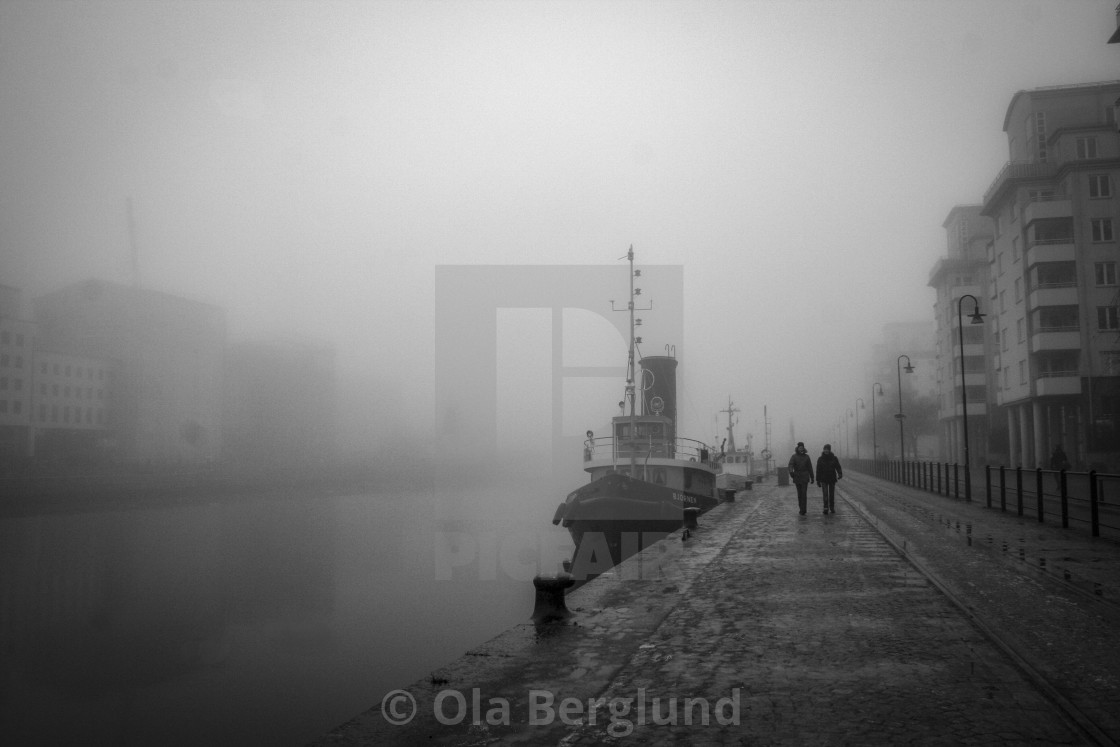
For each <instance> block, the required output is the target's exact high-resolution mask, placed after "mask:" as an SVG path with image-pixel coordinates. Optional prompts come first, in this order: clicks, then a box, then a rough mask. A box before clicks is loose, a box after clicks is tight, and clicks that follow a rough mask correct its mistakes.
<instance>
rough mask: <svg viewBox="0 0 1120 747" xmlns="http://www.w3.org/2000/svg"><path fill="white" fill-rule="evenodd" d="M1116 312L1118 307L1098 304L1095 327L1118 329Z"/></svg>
mask: <svg viewBox="0 0 1120 747" xmlns="http://www.w3.org/2000/svg"><path fill="white" fill-rule="evenodd" d="M1118 312H1120V309H1117V307H1115V306H1098V307H1097V329H1099V330H1113V329H1120V313H1118Z"/></svg>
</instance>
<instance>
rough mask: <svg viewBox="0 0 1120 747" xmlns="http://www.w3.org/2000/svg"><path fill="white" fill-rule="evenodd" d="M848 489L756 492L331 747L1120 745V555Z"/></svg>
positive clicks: (1064, 533) (948, 509) (875, 486)
mask: <svg viewBox="0 0 1120 747" xmlns="http://www.w3.org/2000/svg"><path fill="white" fill-rule="evenodd" d="M837 494H838V500H837V511H836V513H834V514H823V513H822V512H821V509H820V500H819V490H815V489H811V491H810V503H809V505H810V511H809V513H808V515H806V516H800V515H799V514H798V512H797V500H796V493H795V490H794V488H793V487H792V486H788V487H779V486H775V485H766V484H762V485H756V486H755V489H754V490H751V491H741V492H739V493H738V495H737V500H736V501H735V502H730V503H724V504H721V505H720V506H718V507H717V508H715V509H713V510H712V511H710V512H708V513H707V514H705V515H704V516H703V517H701V518H700V526H699V528H698V529H696V530H693V531H691V532H690V533H689V535H688V537H687V538H685V536H684V533H683V530H682V531H679V532H676V533H674V534H673V535H670V536H669V537H668V538H667V539H666V540H664V541H662V542H659V543H657V544H656V545H654V546H653V547H650V548H648V549H646V550H644V551H643V552H642V553H640V554H638V555H636V556H634V557H632V558H630V559H629V560H627V561H626V562H625V563H623V564H621V565H620V566H618V567H616V568H615V569H613V570H612V571H611V572H610V573H608V574H604V575H603V576H600V577H599V578H597V579H595V580H594V581H591V582H589V583H587V584H585V585H584V586H582V587H580V588H579V589H577V590H575V591H573V592H571V593H570V594H568V597H567V605H568V608H569V609H570V610H571V611H572V613H573V614H572V616H571V617H570V618H569V619H567V620H566V621H561V622H554V623H548V624H544V625H539V626H537V625H533V624H532V623H530V622H526V624H523V625H519V626H517V627H515V628H512V629H511V630H508V631H506V632H505V633H503V634H502V635H500V636H498V637H497V638H494V639H493V640H491V641H488V642H487V643H485V644H483V645H481V646H479V647H478V648H476V649H473V650H471V651H468V652H467V653H466V654H465V655H464V656H463V657H461V658H460V659H458V660H456V661H454V662H451V663H449V664H448V665H447V666H445V667H441V668H440V669H438V670H436V671H434V672H432V674H431V676H430V677H429V678H426V679H424V680H421V681H419V682H416V683H413V684H412V685H410V686H408V687H405V688H403V689H402V690H401V691H398V692H397V693H395V694H392V693H391V694H390V695H389V696H387V697H386V700H385V701H383V702H382V703H381V704H376V705H374V706H373V707H372V708H371V709H369V710H368V711H366V712H364V713H362V714H360V715H358V716H357V717H356V718H354V719H352V720H351V721H349V722H347V723H345V724H342V725H341V726H339V727H337V728H336V729H334V730H332V731H331V732H330V733H329V734H327V735H324V736H323V737H322V738H321V739H320V740H318V741H316V742H315V744H316V745H357V744H362V745H382V744H401V745H411V744H420V743H427V744H448V745H484V744H511V745H537V744H557V745H593V744H614V743H633V744H658V745H660V744H678V743H679V744H700V745H708V744H713V745H714V744H719V745H723V744H738V745H778V744H788V745H802V744H820V745H829V744H1070V745H1075V744H1116V743H1117V742H1120V708H1118V706H1120V647H1118V646H1117V645H1116V641H1117V636H1118V635H1120V604H1118V602H1120V545H1116V544H1114V543H1110V542H1108V541H1102V540H1099V539H1098V540H1094V539H1092V538H1090V537H1088V536H1087V534H1084V533H1080V532H1077V531H1076V530H1062V529H1060V528H1056V527H1051V526H1047V525H1039V524H1037V523H1036V522H1034V521H1033V520H1030V521H1028V520H1025V519H1023V518H1019V517H1016V516H1015V515H1014V514H1013V513H1012V514H1003V513H1001V512H1000V511H999V510H998V509H995V510H993V509H986V508H984V507H983V505H982V504H978V503H972V504H968V503H965V502H963V501H958V500H954V499H952V498H946V497H943V496H938V495H934V494H929V493H925V492H923V491H919V490H916V489H912V488H907V487H903V486H899V485H896V484H893V483H889V482H886V481H884V480H880V479H878V478H874V477H868V476H863V475H858V474H848V475H846V477H845V478H844V479H843V480H841V482H840V484H839V489H838V491H837ZM529 604H530V600H526V607H527V609H526V617H528V616H529ZM405 720H407V723H404V724H403V725H399V726H398V725H394V724H393V723H391V722H392V721H405Z"/></svg>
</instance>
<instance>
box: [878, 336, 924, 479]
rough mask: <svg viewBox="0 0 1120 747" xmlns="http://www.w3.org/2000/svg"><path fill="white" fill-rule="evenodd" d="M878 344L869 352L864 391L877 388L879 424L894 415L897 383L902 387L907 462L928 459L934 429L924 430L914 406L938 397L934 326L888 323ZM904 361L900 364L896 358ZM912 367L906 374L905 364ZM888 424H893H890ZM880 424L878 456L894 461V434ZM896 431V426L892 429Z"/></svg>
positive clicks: (896, 453) (898, 446)
mask: <svg viewBox="0 0 1120 747" xmlns="http://www.w3.org/2000/svg"><path fill="white" fill-rule="evenodd" d="M882 335H883V337H882V342H880V343H878V344H876V345H875V346H873V348H872V352H871V368H870V370H869V371H868V377H869V379H870V382H869V384H868V389H867V391H868V392H869V393H870V392H872V391H874V392H878V390H877V389H876V388H875V387H874V384H873V383H871V382H874V383H878V384H881V385H882V387H883V396H879V395H878V394H875V395H874V396H876V397H877V399H876V405H875V409H876V414H877V416H878V419H879V420H880V421H882V420H883V418H884V417H893V416H888V415H887V414H888V413H891V414H893V413H897V412H898V391H899V381H900V380H901V384H902V407H903V413H904V414H905V415H906V421H905V425H906V432H907V433H908V434H909V435H908V437H907V439H906V454H907V458H910V457H912V456H915V455H916V456H918V457H920V458H923V459H926V458H932V457H933V456H934V455H935V454H934V452H935V451H936V442H937V438H936V435H935V433H934V431H935V429H936V426H935V425H934V424H932V423H930V424H929V427H928V432H927V429H926V426H925V425H924V424H922V423H921V422H920V420H919V419H918V418H917V417H916V416H917V415H918V413H917V412H915V410H914V408H915V406H918V405H924V404H927V403H928V404H931V406H932V403H934V402H935V401H936V399H937V396H938V383H937V343H936V337H935V336H934V326H933V325H932V324H931V323H930V322H891V323H890V324H885V325H883V333H882ZM903 355H905V356H906V358H902V359H901V360H900V356H903ZM907 360H909V361H910V365H911V366H912V367H913V369H914V370H913V371H912V372H911V373H906V365H907V363H906V361H907ZM889 422H890V423H894V422H897V421H895V420H893V419H892V420H890V421H889ZM883 425H884V424H883V423H882V422H880V423H879V432H878V434H877V435H878V450H877V455H878V456H885V457H891V458H895V459H897V458H898V454H899V449H900V448H901V446H900V444H899V438H898V431H897V430H896V431H895V432H894V435H893V438H892V434H891V433H890V432H888V431H887V430H886V429H885V428H884V427H883ZM894 427H897V426H894Z"/></svg>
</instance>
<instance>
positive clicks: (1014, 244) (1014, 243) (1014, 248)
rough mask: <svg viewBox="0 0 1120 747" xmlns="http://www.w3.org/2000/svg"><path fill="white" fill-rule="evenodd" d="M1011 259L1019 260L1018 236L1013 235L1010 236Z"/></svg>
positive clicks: (1013, 260)
mask: <svg viewBox="0 0 1120 747" xmlns="http://www.w3.org/2000/svg"><path fill="white" fill-rule="evenodd" d="M1011 261H1012V262H1018V261H1019V237H1018V236H1014V237H1012V238H1011Z"/></svg>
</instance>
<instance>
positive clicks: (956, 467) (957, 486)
mask: <svg viewBox="0 0 1120 747" xmlns="http://www.w3.org/2000/svg"><path fill="white" fill-rule="evenodd" d="M953 497H954V498H956V499H957V500H960V497H961V472H960V464H958V463H957V462H953Z"/></svg>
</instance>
